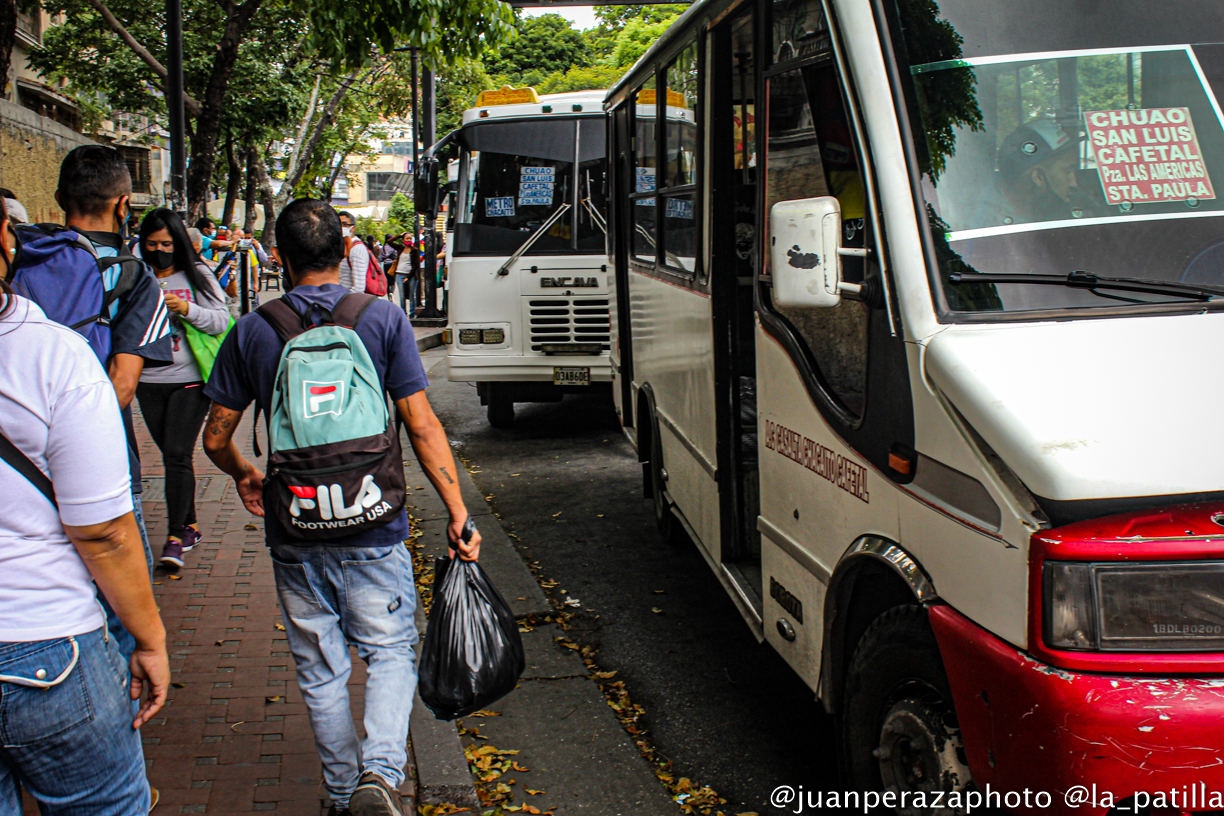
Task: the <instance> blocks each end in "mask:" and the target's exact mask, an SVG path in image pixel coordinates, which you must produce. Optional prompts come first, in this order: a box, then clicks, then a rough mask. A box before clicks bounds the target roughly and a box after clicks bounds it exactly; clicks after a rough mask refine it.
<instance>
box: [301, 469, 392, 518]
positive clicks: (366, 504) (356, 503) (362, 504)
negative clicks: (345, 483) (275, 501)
mask: <svg viewBox="0 0 1224 816" xmlns="http://www.w3.org/2000/svg"><path fill="white" fill-rule="evenodd" d="M286 486H287V487H288V488H289V492H291V493H292V494H293V500H292V501H291V502H290V503H289V515H290V516H292V517H293V523H294V524H295V525H297V526H299V527H306V528H308V529H312V530H313V529H319V528H325V527H342V526H345V525H346V524H358V523H360V522H361V521H362V520H363V519H358V517H359V516H369V517H370V519H371V520H372V519H374V518H377V517H378V516H381V515H382V514H383V513H385V512H386V511H387V510H390V509H391V505H389V504H387V503H386V502H384V501H382V490H380V489H379V488H378V485H376V484H375V483H374V477H373V476H372V475H370V474H366V475H365V477H364V478H362V480H361V487H360V488H359V489H358V490H357V497H356V498H354V499H353V503H352V504H351V505H346V504H345V503H344V488H343V487H341V486H340V485H338V484H333V485H319V486H318V487H306V486H303V485H286ZM380 503H381V506H376V505H380ZM303 510H317V511H318V515H319V518H320V519H322V520H323V521H324V522H331V523H330V524H318V523H315V522H306V521H298V519H299V518H301V516H302V511H303ZM366 511H370V513H367V512H366ZM348 519H356V520H355V521H347V520H348Z"/></svg>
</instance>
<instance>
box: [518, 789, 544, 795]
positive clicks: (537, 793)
mask: <svg viewBox="0 0 1224 816" xmlns="http://www.w3.org/2000/svg"><path fill="white" fill-rule="evenodd" d="M523 790H525V791H527V792H528V793H530V794H531V795H532V796H539V795H540V794H541V793H548V791H538V790H532V789H531V788H523Z"/></svg>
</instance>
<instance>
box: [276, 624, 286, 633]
mask: <svg viewBox="0 0 1224 816" xmlns="http://www.w3.org/2000/svg"><path fill="white" fill-rule="evenodd" d="M276 628H277V629H279V630H280V631H282V632H283V631H285V625H284V624H283V623H278V624H276Z"/></svg>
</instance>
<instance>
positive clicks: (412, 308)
mask: <svg viewBox="0 0 1224 816" xmlns="http://www.w3.org/2000/svg"><path fill="white" fill-rule="evenodd" d="M407 285H408V316H409V317H416V312H417V302H418V301H419V300H420V299H421V276H420V275H416V276H414V277H413V278H412V279H411V280H409V281H408V284H407Z"/></svg>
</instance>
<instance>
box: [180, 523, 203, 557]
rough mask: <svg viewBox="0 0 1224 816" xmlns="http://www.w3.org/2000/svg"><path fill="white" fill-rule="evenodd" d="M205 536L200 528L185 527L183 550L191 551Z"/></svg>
mask: <svg viewBox="0 0 1224 816" xmlns="http://www.w3.org/2000/svg"><path fill="white" fill-rule="evenodd" d="M203 537H204V534H203V533H201V532H200V531H199V530H198V529H196V528H195V527H192V526H187V527H184V528H183V552H190V551H191V550H193V549H195V545H197V544H199V543H200V539H201V538H203Z"/></svg>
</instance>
